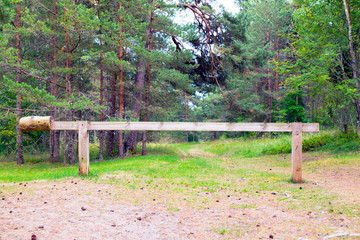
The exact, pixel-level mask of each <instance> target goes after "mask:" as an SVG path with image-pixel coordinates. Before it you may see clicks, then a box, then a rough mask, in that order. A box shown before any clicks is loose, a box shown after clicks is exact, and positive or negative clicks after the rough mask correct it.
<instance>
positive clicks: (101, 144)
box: [98, 10, 104, 161]
mask: <svg viewBox="0 0 360 240" xmlns="http://www.w3.org/2000/svg"><path fill="white" fill-rule="evenodd" d="M100 17H101V15H100V10H98V18H99V19H100ZM100 34H102V26H101V25H100ZM101 46H102V39H101V38H100V47H101ZM103 105H104V66H103V53H102V52H100V106H103ZM102 111H103V110H101V112H100V121H101V122H102V121H104V113H103V112H102ZM99 160H100V161H103V160H104V131H103V130H101V131H100V132H99Z"/></svg>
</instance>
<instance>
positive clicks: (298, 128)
mask: <svg viewBox="0 0 360 240" xmlns="http://www.w3.org/2000/svg"><path fill="white" fill-rule="evenodd" d="M291 128H292V139H291V169H292V175H291V178H292V181H293V182H294V183H301V182H302V172H301V163H302V123H298V122H296V123H292V124H291Z"/></svg>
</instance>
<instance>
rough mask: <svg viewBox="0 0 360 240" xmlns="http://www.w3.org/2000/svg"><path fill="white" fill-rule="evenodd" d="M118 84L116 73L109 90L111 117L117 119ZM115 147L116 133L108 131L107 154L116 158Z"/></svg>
mask: <svg viewBox="0 0 360 240" xmlns="http://www.w3.org/2000/svg"><path fill="white" fill-rule="evenodd" d="M116 82H117V74H116V73H114V75H113V78H112V80H109V89H110V91H111V92H110V99H109V103H110V110H109V116H110V117H113V118H114V117H115V111H116V110H115V108H116ZM114 147H115V131H108V139H107V143H106V152H107V155H108V156H110V157H113V156H114Z"/></svg>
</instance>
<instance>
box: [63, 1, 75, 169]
mask: <svg viewBox="0 0 360 240" xmlns="http://www.w3.org/2000/svg"><path fill="white" fill-rule="evenodd" d="M66 13H67V9H66V7H64V18H65V53H66V64H65V68H66V69H67V71H66V75H65V81H66V93H67V100H68V101H70V98H71V80H72V76H71V74H69V69H70V68H71V61H70V54H71V52H70V36H69V32H68V28H67V26H66V24H67V14H66ZM66 120H67V121H72V120H73V111H72V110H71V109H68V110H67V113H66ZM66 140H67V150H66V155H67V157H68V160H69V164H71V165H72V164H75V153H74V140H75V133H74V132H73V131H67V133H66Z"/></svg>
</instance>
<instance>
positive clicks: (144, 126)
mask: <svg viewBox="0 0 360 240" xmlns="http://www.w3.org/2000/svg"><path fill="white" fill-rule="evenodd" d="M78 128H79V127H78V122H57V121H56V122H54V124H53V125H52V130H78ZM88 130H123V131H218V132H221V131H225V132H291V131H292V128H291V123H209V122H89V125H88ZM302 131H303V132H318V131H319V124H318V123H302Z"/></svg>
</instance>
